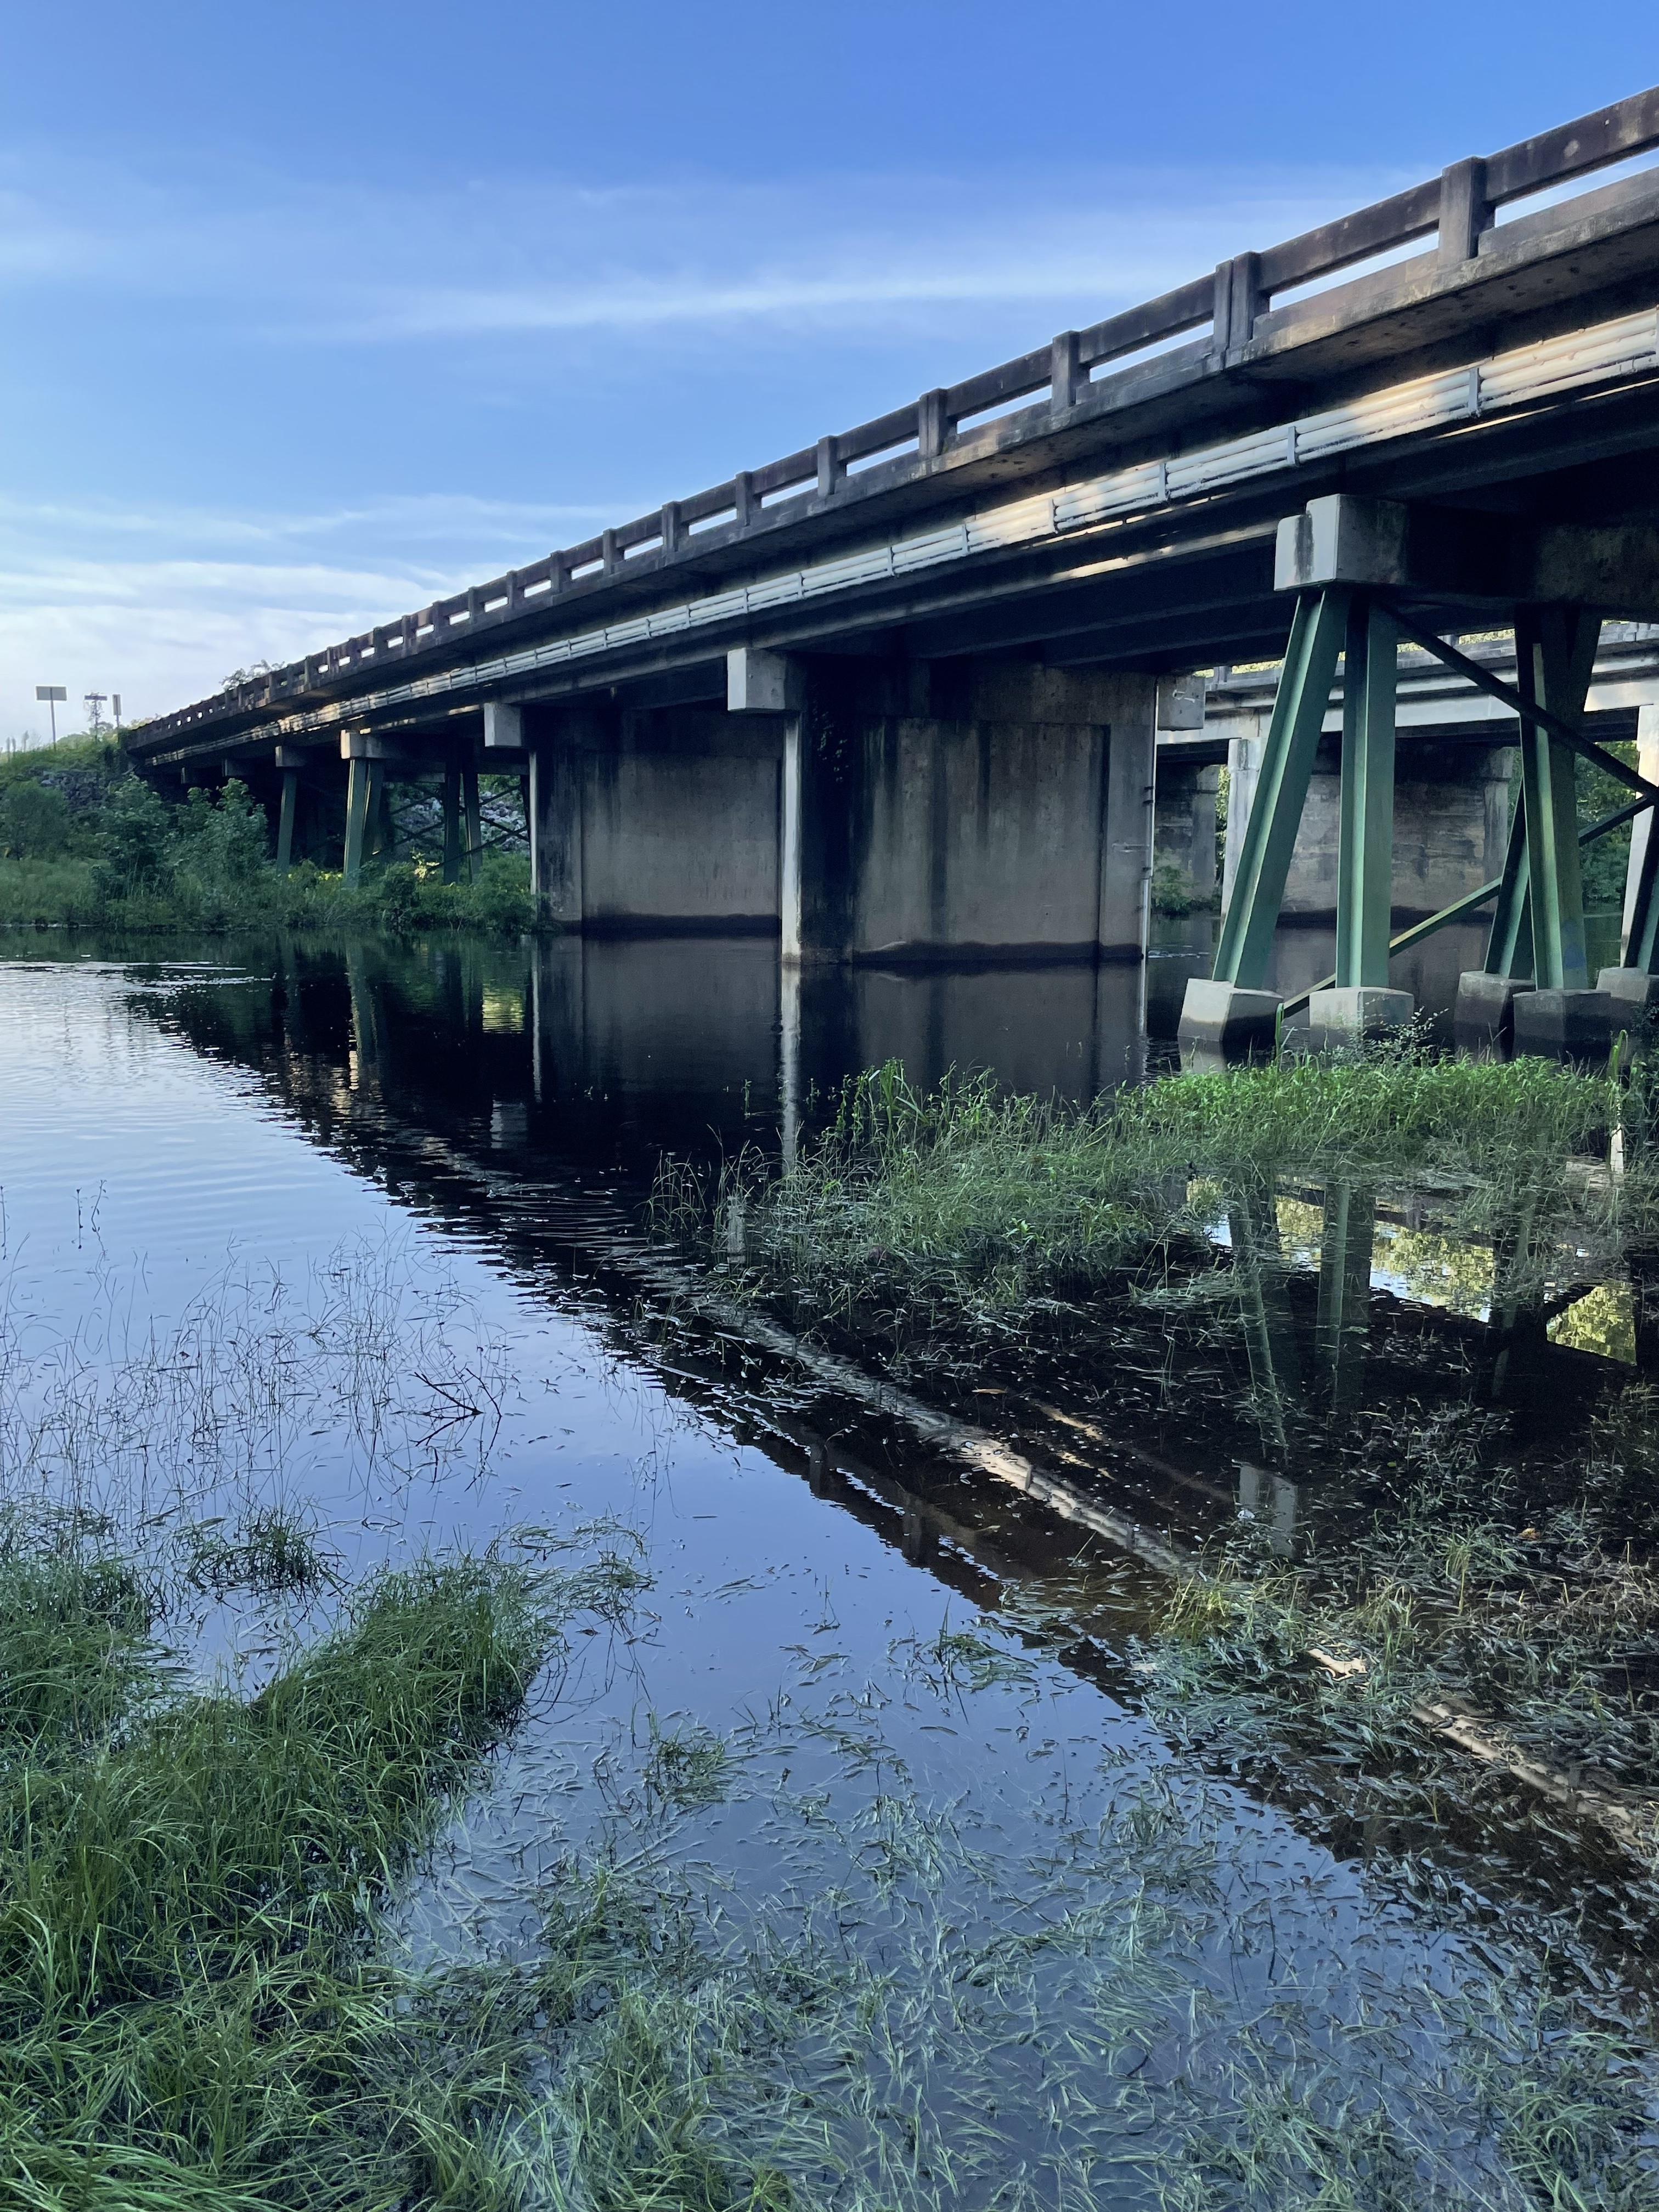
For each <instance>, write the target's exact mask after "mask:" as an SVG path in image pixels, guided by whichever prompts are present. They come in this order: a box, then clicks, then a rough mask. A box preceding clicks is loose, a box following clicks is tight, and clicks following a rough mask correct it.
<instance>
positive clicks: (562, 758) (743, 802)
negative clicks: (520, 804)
mask: <svg viewBox="0 0 1659 2212" xmlns="http://www.w3.org/2000/svg"><path fill="white" fill-rule="evenodd" d="M524 741H525V743H526V746H527V748H528V750H529V754H530V760H531V770H530V776H531V805H530V811H531V824H532V829H531V868H532V886H533V889H534V891H535V895H536V897H537V899H538V902H539V904H540V907H541V909H542V912H543V914H544V915H545V916H546V918H547V919H548V920H549V921H553V922H557V923H559V924H560V925H561V926H562V927H564V928H567V929H580V930H586V931H588V932H590V933H597V934H603V933H613V934H629V933H639V934H643V935H651V934H662V935H668V934H686V933H692V934H696V933H713V934H717V935H720V936H741V935H744V934H746V933H763V934H769V933H774V932H775V930H776V928H777V927H778V878H779V854H778V838H779V781H780V776H781V766H782V754H783V741H782V732H781V730H778V729H774V728H771V727H757V726H753V725H752V724H750V723H749V722H748V721H746V720H744V718H742V717H739V716H734V715H728V714H724V713H723V712H721V711H720V710H719V709H718V708H705V707H687V708H671V709H659V710H643V711H641V710H629V711H627V712H617V711H616V710H614V709H611V708H608V707H605V706H599V707H592V708H576V709H570V710H566V711H564V712H552V711H548V712H541V713H533V714H532V713H526V716H525V721H524Z"/></svg>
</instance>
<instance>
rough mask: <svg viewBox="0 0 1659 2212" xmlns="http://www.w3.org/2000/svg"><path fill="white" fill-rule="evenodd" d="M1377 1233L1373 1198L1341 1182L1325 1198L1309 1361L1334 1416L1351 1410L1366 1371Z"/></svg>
mask: <svg viewBox="0 0 1659 2212" xmlns="http://www.w3.org/2000/svg"><path fill="white" fill-rule="evenodd" d="M1375 1237H1376V1193H1375V1192H1374V1191H1372V1190H1371V1189H1370V1188H1367V1187H1366V1186H1364V1185H1363V1184H1355V1183H1352V1182H1348V1181H1347V1180H1346V1178H1344V1179H1342V1180H1340V1181H1337V1182H1333V1183H1332V1184H1331V1185H1330V1187H1329V1188H1328V1190H1327V1191H1326V1193H1325V1226H1324V1232H1323V1234H1322V1237H1321V1238H1320V1242H1319V1315H1318V1320H1317V1322H1316V1325H1315V1330H1314V1358H1315V1360H1316V1364H1317V1366H1318V1370H1319V1377H1320V1381H1321V1382H1322V1383H1328V1385H1329V1388H1330V1404H1331V1410H1332V1412H1333V1413H1340V1412H1341V1411H1342V1410H1343V1409H1344V1408H1345V1407H1349V1406H1352V1405H1353V1404H1354V1403H1355V1402H1356V1401H1357V1400H1358V1396H1359V1385H1360V1381H1361V1378H1362V1377H1363V1376H1364V1370H1365V1341H1366V1338H1367V1335H1368V1334H1369V1332H1370V1290H1371V1246H1372V1243H1373V1241H1374V1239H1375Z"/></svg>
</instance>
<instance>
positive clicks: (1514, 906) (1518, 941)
mask: <svg viewBox="0 0 1659 2212" xmlns="http://www.w3.org/2000/svg"><path fill="white" fill-rule="evenodd" d="M1527 884H1528V867H1527V810H1526V806H1525V805H1524V803H1521V802H1517V804H1516V809H1515V811H1514V813H1513V814H1511V815H1510V841H1509V843H1508V844H1507V845H1506V846H1505V847H1504V876H1503V880H1502V882H1501V883H1500V884H1499V885H1498V904H1497V906H1496V907H1495V908H1493V911H1492V927H1491V929H1490V930H1489V931H1488V933H1487V935H1486V973H1487V975H1504V976H1508V977H1510V979H1511V980H1512V981H1515V982H1517V983H1524V982H1525V981H1527V979H1528V976H1529V975H1531V974H1532V905H1531V902H1530V900H1529V899H1528V896H1527Z"/></svg>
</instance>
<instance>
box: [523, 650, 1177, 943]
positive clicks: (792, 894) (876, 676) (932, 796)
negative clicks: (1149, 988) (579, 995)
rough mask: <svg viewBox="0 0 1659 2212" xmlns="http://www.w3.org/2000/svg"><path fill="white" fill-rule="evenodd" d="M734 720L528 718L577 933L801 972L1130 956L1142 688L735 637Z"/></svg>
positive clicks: (541, 795)
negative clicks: (740, 945)
mask: <svg viewBox="0 0 1659 2212" xmlns="http://www.w3.org/2000/svg"><path fill="white" fill-rule="evenodd" d="M727 678H728V681H727V696H726V708H725V710H724V711H721V710H720V709H719V708H710V707H705V706H702V705H689V706H681V707H672V708H655V709H649V710H647V709H631V710H626V711H624V710H619V709H618V708H615V707H614V706H612V705H611V703H610V702H608V701H606V702H593V703H591V704H590V703H586V702H584V703H582V704H579V705H572V706H569V707H562V708H538V707H536V706H533V705H526V706H525V707H523V708H520V709H518V710H516V711H517V713H518V714H519V715H520V718H521V719H520V727H521V729H522V733H523V739H524V743H525V744H526V747H527V748H528V750H529V753H530V758H531V763H532V765H531V807H530V812H531V819H532V884H533V887H534V891H535V896H536V898H537V900H538V904H539V907H540V910H541V912H542V914H543V915H544V917H545V918H546V919H547V920H548V921H550V922H553V923H556V924H557V925H559V926H560V927H563V928H566V929H579V930H584V931H586V932H588V933H607V932H609V933H623V934H627V933H685V932H688V931H690V932H697V931H702V932H705V933H711V934H714V933H718V934H722V935H732V934H744V933H750V932H754V933H774V932H775V933H777V934H778V935H779V938H780V939H781V948H782V952H783V957H784V959H785V961H786V963H790V964H792V965H793V964H794V963H799V964H801V965H804V966H807V967H812V966H822V965H829V966H835V965H844V964H851V965H860V964H881V965H885V966H890V967H914V966H927V965H931V964H936V963H962V962H963V961H981V962H988V963H1000V964H1006V963H1009V962H1020V961H1030V962H1033V963H1036V962H1042V963H1048V962H1052V961H1056V960H1067V959H1076V960H1083V961H1087V962H1091V963H1092V962H1094V961H1095V960H1097V959H1102V958H1103V959H1108V960H1111V959H1123V960H1133V961H1139V959H1140V958H1141V957H1142V955H1143V953H1144V951H1145V947H1146V908H1147V891H1148V884H1149V880H1150V876H1151V866H1152V779H1153V720H1154V714H1153V708H1154V692H1155V683H1154V679H1153V678H1151V677H1150V676H1139V675H1127V676H1126V675H1112V676H1099V675H1096V674H1093V673H1073V672H1072V671H1060V670H1052V669H1048V668H1045V667H1043V666H1042V665H1040V664H1038V663H1036V662H1025V661H1015V662H989V661H987V662H978V661H975V662H957V661H952V662H949V663H945V664H936V665H927V664H904V663H891V662H885V661H882V662H877V661H866V660H859V659H834V660H829V659H815V660H813V661H811V662H805V661H801V660H795V659H786V658H785V657H783V656H781V655H778V654H775V653H764V652H759V651H756V650H754V649H751V648H748V647H738V648H737V649H735V650H734V651H733V652H732V653H731V654H730V655H729V656H728V664H727Z"/></svg>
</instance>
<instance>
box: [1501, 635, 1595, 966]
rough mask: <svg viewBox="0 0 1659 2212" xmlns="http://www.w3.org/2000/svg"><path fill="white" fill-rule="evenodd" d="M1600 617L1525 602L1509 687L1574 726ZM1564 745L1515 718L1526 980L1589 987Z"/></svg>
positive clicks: (1572, 758)
mask: <svg viewBox="0 0 1659 2212" xmlns="http://www.w3.org/2000/svg"><path fill="white" fill-rule="evenodd" d="M1600 637H1601V617H1599V616H1596V615H1590V614H1586V613H1584V612H1583V611H1582V610H1580V609H1577V608H1566V607H1525V608H1522V610H1521V611H1520V613H1519V614H1518V615H1517V616H1516V624H1515V657H1516V677H1517V683H1516V688H1517V690H1519V692H1520V695H1521V696H1522V700H1523V701H1525V702H1526V703H1527V704H1528V705H1529V706H1534V705H1535V706H1540V707H1543V708H1547V710H1548V712H1549V713H1550V714H1551V715H1552V716H1553V717H1554V718H1555V719H1556V720H1558V721H1559V722H1562V723H1564V724H1565V725H1566V726H1567V727H1568V728H1569V729H1570V730H1576V729H1577V726H1578V722H1579V719H1580V717H1581V716H1582V714H1583V710H1584V699H1585V695H1586V694H1587V693H1588V691H1589V679H1590V672H1591V671H1592V669H1593V668H1594V666H1595V647H1596V645H1597V642H1598V641H1599V640H1600ZM1576 763H1577V754H1576V752H1575V750H1574V749H1573V748H1572V746H1571V745H1570V744H1567V743H1566V742H1565V741H1564V740H1563V739H1562V738H1559V737H1558V736H1556V735H1555V734H1554V733H1553V732H1551V731H1547V730H1544V729H1541V728H1540V727H1539V726H1537V725H1536V724H1535V723H1533V722H1530V721H1528V720H1526V719H1524V718H1523V719H1522V723H1521V804H1522V812H1523V817H1524V824H1525V837H1526V852H1527V870H1526V872H1527V904H1528V908H1529V910H1530V914H1531V919H1532V940H1533V942H1532V964H1533V980H1534V982H1535V983H1537V984H1538V985H1539V986H1540V987H1541V988H1543V989H1547V990H1559V991H1583V990H1587V989H1588V988H1589V965H1588V961H1587V957H1586V953H1585V945H1584V891H1583V878H1582V876H1581V873H1580V870H1579V866H1578V799H1577V788H1576V779H1575V773H1574V771H1575V767H1576Z"/></svg>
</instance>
